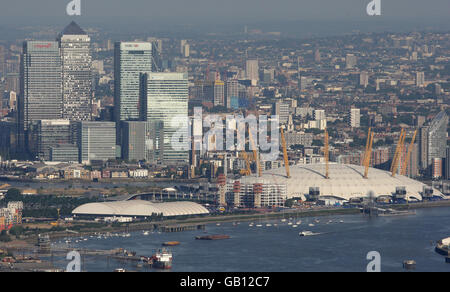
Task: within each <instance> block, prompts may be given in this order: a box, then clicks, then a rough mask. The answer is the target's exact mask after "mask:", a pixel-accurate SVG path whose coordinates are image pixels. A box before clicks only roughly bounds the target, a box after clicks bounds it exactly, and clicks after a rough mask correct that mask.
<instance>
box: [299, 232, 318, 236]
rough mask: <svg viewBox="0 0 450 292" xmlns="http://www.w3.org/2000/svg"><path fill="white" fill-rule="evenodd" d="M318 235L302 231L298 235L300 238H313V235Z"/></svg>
mask: <svg viewBox="0 0 450 292" xmlns="http://www.w3.org/2000/svg"><path fill="white" fill-rule="evenodd" d="M318 234H319V233H314V232H312V231H302V232H300V233H299V234H298V235H300V236H313V235H318Z"/></svg>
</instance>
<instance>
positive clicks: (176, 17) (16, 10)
mask: <svg viewBox="0 0 450 292" xmlns="http://www.w3.org/2000/svg"><path fill="white" fill-rule="evenodd" d="M370 1H371V0H81V4H82V14H83V16H84V17H89V18H91V17H107V16H115V17H118V16H121V17H124V18H129V17H135V18H147V19H149V18H150V19H154V20H155V21H178V22H197V21H208V22H210V21H220V22H233V21H238V22H245V21H247V20H248V21H254V20H264V19H267V20H299V19H311V18H315V19H349V18H350V19H352V18H353V19H359V18H364V17H369V16H367V15H366V14H365V13H366V12H365V11H366V9H365V8H366V6H367V4H368V3H369V2H370ZM69 2H70V0H0V17H2V18H8V19H10V18H11V17H15V18H16V20H17V17H21V18H22V17H29V16H33V18H41V17H42V19H44V18H46V17H57V18H59V17H64V16H65V11H66V9H65V8H66V5H67V4H68V3H69ZM381 3H382V13H383V15H384V16H385V17H395V18H401V19H415V18H420V19H436V18H442V19H444V18H449V15H450V0H381Z"/></svg>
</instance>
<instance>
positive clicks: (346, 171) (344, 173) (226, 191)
mask: <svg viewBox="0 0 450 292" xmlns="http://www.w3.org/2000/svg"><path fill="white" fill-rule="evenodd" d="M374 135H375V133H374V132H373V131H372V129H370V128H369V132H368V135H367V141H366V146H365V152H364V158H363V160H362V163H361V165H353V164H339V163H334V162H330V154H329V153H330V145H329V144H330V141H329V139H330V138H329V135H328V132H327V130H326V129H325V131H324V135H323V137H324V141H323V142H324V146H323V148H322V152H323V162H322V163H314V164H291V163H290V161H289V156H288V151H287V147H286V139H285V135H284V129H283V128H281V129H280V137H281V141H280V142H281V143H280V144H281V145H280V146H281V149H282V155H283V162H284V167H277V168H272V169H265V170H263V167H262V165H261V164H262V163H261V161H260V153H259V151H258V150H257V149H258V147H257V146H255V142H254V139H253V137H252V134H251V131H249V133H248V141H247V143H248V144H249V145H251V146H252V148H251V149H253V151H252V153H248V152H245V151H242V152H240V153H239V157H242V158H243V159H244V160H245V162H246V168H244V169H242V170H241V177H240V178H228V177H227V169H226V167H227V165H226V163H224V164H223V165H224V172H223V174H220V175H219V177H218V182H217V184H218V189H219V194H218V202H219V204H220V205H221V206H234V207H244V208H261V207H281V206H284V202H285V201H286V199H290V198H299V199H301V200H303V201H307V200H309V201H319V202H321V203H322V204H325V205H343V204H344V203H346V202H350V201H355V200H363V199H364V198H367V197H373V198H374V199H376V200H379V201H382V202H386V203H390V202H402V203H404V202H418V201H423V200H427V199H431V198H444V195H443V194H442V193H441V192H439V191H438V190H436V189H433V188H432V187H429V186H427V185H425V184H423V183H421V182H419V181H416V180H413V179H411V178H409V177H407V176H406V174H407V171H408V167H410V163H409V162H410V160H411V152H412V149H413V147H414V142H415V139H416V136H417V130H416V131H414V133H411V134H410V140H411V141H410V143H409V145H406V144H407V143H406V140H407V139H406V136H407V133H406V131H405V130H404V129H402V131H401V134H400V137H399V139H398V142H397V145H396V148H395V154H394V156H393V159H392V162H391V167H390V171H385V170H381V169H376V168H372V167H370V165H371V159H372V156H373V155H372V149H373V141H374ZM252 160H253V161H252ZM224 161H225V159H224ZM252 162H254V164H256V170H252V168H251V163H252Z"/></svg>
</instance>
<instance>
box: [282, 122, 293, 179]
mask: <svg viewBox="0 0 450 292" xmlns="http://www.w3.org/2000/svg"><path fill="white" fill-rule="evenodd" d="M280 131H281V143H282V147H283V158H284V167H285V168H286V177H287V178H291V171H290V169H289V157H288V154H287V149H286V138H285V137H284V130H283V127H281V128H280Z"/></svg>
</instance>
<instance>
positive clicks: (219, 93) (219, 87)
mask: <svg viewBox="0 0 450 292" xmlns="http://www.w3.org/2000/svg"><path fill="white" fill-rule="evenodd" d="M224 105H225V83H224V82H223V81H222V80H220V79H216V81H214V106H224Z"/></svg>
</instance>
